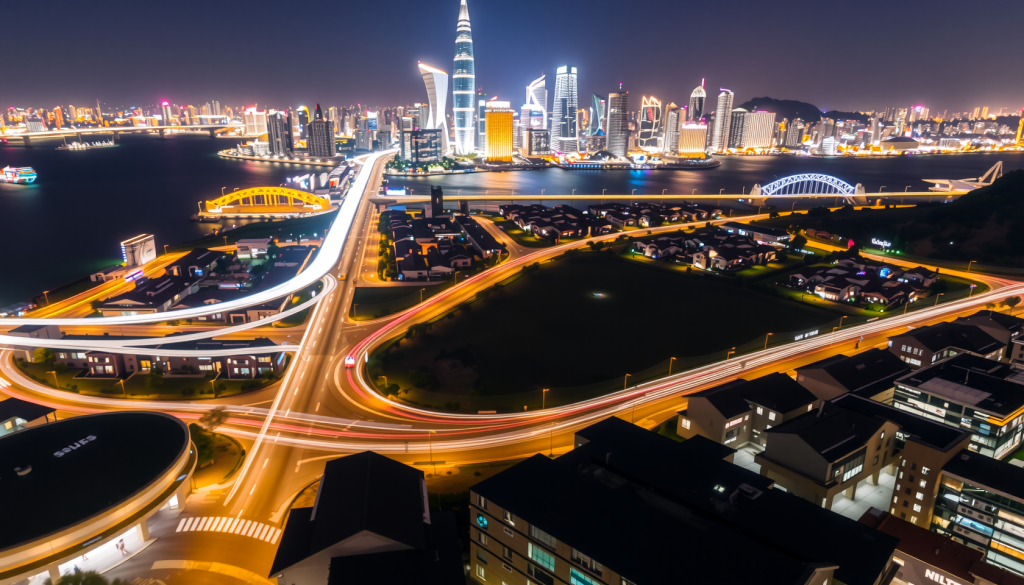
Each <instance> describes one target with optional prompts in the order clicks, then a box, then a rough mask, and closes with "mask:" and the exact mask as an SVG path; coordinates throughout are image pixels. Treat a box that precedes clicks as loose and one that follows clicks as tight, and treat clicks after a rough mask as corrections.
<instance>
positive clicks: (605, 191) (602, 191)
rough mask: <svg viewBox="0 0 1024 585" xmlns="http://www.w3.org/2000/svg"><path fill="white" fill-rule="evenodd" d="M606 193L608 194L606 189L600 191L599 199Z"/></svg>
mask: <svg viewBox="0 0 1024 585" xmlns="http://www.w3.org/2000/svg"><path fill="white" fill-rule="evenodd" d="M607 192H608V189H601V197H604V194H605V193H607Z"/></svg>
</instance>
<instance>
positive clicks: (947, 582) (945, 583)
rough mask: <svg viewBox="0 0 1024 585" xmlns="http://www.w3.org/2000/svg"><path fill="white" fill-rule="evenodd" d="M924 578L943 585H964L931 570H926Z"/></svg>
mask: <svg viewBox="0 0 1024 585" xmlns="http://www.w3.org/2000/svg"><path fill="white" fill-rule="evenodd" d="M924 576H925V578H926V579H931V580H932V581H934V582H936V583H940V584H941V585H963V584H962V583H961V582H960V581H956V580H954V579H950V578H949V577H946V576H945V575H942V574H940V573H936V572H935V571H932V570H931V569H925V570H924Z"/></svg>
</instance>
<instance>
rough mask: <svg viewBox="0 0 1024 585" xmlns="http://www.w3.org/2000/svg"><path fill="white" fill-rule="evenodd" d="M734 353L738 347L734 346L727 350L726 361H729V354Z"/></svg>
mask: <svg viewBox="0 0 1024 585" xmlns="http://www.w3.org/2000/svg"><path fill="white" fill-rule="evenodd" d="M734 353H736V348H735V347H734V348H732V349H730V350H729V351H728V352H727V353H726V354H725V361H729V356H731V355H732V354H734Z"/></svg>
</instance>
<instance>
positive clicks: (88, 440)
mask: <svg viewBox="0 0 1024 585" xmlns="http://www.w3.org/2000/svg"><path fill="white" fill-rule="evenodd" d="M95 440H96V435H89V436H88V437H86V438H84V439H79V440H78V441H77V442H74V443H71V444H70V445H68V446H67V447H64V448H63V449H60V450H59V451H55V452H54V453H53V456H54V457H63V456H64V455H66V454H68V453H70V452H72V451H74V450H75V449H77V448H79V447H82V446H83V445H85V444H86V443H91V442H93V441H95Z"/></svg>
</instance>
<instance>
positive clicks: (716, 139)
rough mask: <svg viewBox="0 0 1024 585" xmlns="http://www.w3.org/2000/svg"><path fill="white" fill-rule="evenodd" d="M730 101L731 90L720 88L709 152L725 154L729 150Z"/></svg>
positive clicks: (731, 98)
mask: <svg viewBox="0 0 1024 585" xmlns="http://www.w3.org/2000/svg"><path fill="white" fill-rule="evenodd" d="M732 100H733V93H732V90H729V89H725V88H722V92H721V93H720V94H718V107H717V108H715V128H714V134H713V136H712V138H711V150H712V151H713V152H725V150H726V149H727V148H729V136H730V134H729V127H730V121H731V118H732Z"/></svg>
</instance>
